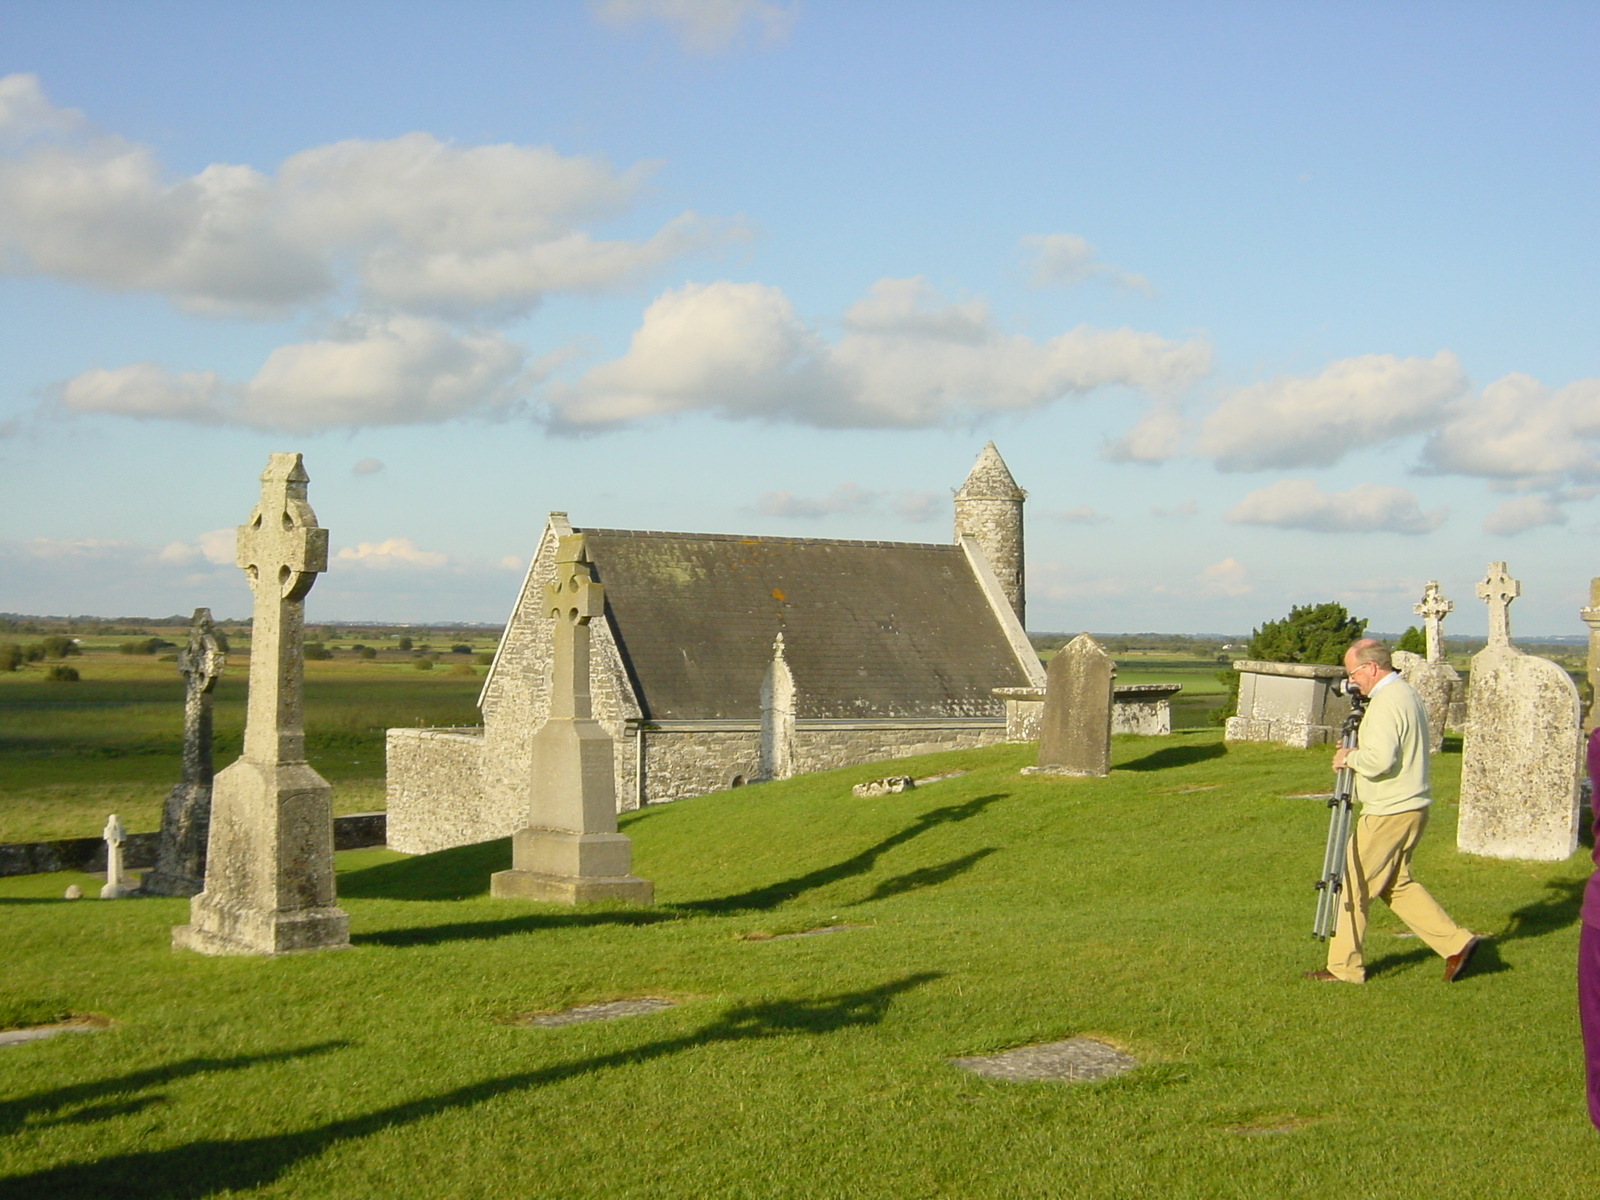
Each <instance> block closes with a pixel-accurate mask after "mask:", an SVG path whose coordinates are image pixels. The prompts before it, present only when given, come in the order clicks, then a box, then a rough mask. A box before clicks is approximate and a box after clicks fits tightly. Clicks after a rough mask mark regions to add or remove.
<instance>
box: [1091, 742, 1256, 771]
mask: <svg viewBox="0 0 1600 1200" xmlns="http://www.w3.org/2000/svg"><path fill="white" fill-rule="evenodd" d="M1227 753H1228V748H1227V747H1226V746H1224V745H1223V744H1222V743H1221V742H1214V743H1212V744H1210V745H1205V746H1166V747H1163V748H1162V749H1160V750H1152V751H1151V752H1150V753H1149V754H1146V755H1145V756H1144V757H1143V758H1135V759H1133V760H1132V761H1130V762H1125V763H1118V764H1117V765H1116V766H1114V767H1112V768H1111V769H1112V770H1113V771H1165V770H1166V769H1167V768H1168V767H1188V766H1192V765H1194V764H1195V763H1198V762H1205V761H1206V760H1207V759H1212V758H1222V757H1223V756H1224V755H1226V754H1227Z"/></svg>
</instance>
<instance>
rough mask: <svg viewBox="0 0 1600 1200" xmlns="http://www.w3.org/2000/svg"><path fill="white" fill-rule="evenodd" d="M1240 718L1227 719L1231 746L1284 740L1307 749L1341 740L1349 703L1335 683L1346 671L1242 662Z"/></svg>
mask: <svg viewBox="0 0 1600 1200" xmlns="http://www.w3.org/2000/svg"><path fill="white" fill-rule="evenodd" d="M1233 669H1234V670H1235V671H1237V672H1239V708H1238V715H1237V716H1232V717H1229V718H1228V723H1227V725H1226V726H1225V727H1224V732H1223V739H1224V740H1225V741H1229V742H1280V743H1282V744H1283V745H1285V746H1295V747H1298V748H1300V749H1302V750H1303V749H1305V748H1306V747H1308V746H1321V745H1325V744H1327V743H1329V742H1337V741H1338V740H1339V726H1340V725H1341V724H1343V722H1344V718H1345V714H1346V713H1348V712H1349V711H1350V701H1349V700H1347V699H1345V698H1344V697H1342V696H1339V695H1337V694H1336V693H1335V692H1334V690H1333V685H1334V684H1335V683H1337V682H1338V681H1339V680H1341V679H1343V678H1344V668H1343V667H1333V666H1323V665H1322V664H1320V663H1278V662H1260V661H1257V660H1255V659H1240V660H1239V661H1238V662H1236V663H1234V664H1233Z"/></svg>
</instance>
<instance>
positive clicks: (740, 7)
mask: <svg viewBox="0 0 1600 1200" xmlns="http://www.w3.org/2000/svg"><path fill="white" fill-rule="evenodd" d="M590 10H591V11H592V12H593V13H594V15H595V16H596V17H597V18H598V19H599V20H601V21H603V22H604V23H605V24H607V25H610V26H612V27H614V28H623V27H626V26H629V25H637V24H639V23H640V22H643V21H660V22H662V23H663V24H665V25H666V26H667V27H668V28H670V29H671V30H672V32H673V34H674V36H676V37H677V39H678V41H679V43H680V44H681V45H682V46H683V48H684V49H685V50H689V51H691V52H693V53H696V54H714V53H716V52H717V51H719V50H726V49H727V48H728V47H729V46H730V45H732V44H733V42H734V40H735V39H736V38H737V37H738V36H739V35H740V34H741V33H742V32H743V31H744V30H745V28H746V27H747V26H748V27H751V28H753V29H754V30H755V31H756V34H757V36H758V37H759V38H760V40H761V41H762V42H764V43H772V42H776V41H781V40H782V39H783V38H785V37H787V36H788V34H789V29H790V27H791V26H792V25H793V24H794V19H795V16H796V9H795V6H793V5H789V4H775V3H773V2H772V0H594V3H592V4H591V5H590Z"/></svg>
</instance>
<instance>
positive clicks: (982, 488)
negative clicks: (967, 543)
mask: <svg viewBox="0 0 1600 1200" xmlns="http://www.w3.org/2000/svg"><path fill="white" fill-rule="evenodd" d="M1027 498H1028V493H1027V492H1025V491H1023V490H1022V489H1021V488H1019V487H1018V486H1017V481H1016V480H1015V479H1013V478H1011V472H1010V471H1009V470H1007V469H1006V464H1005V460H1004V459H1002V458H1001V457H1000V451H998V450H996V449H995V448H994V443H993V442H989V443H988V444H987V445H985V446H984V448H983V452H982V453H981V454H979V455H978V461H977V462H975V463H973V464H972V470H971V471H970V472H969V473H968V474H967V481H966V482H965V483H963V484H962V485H961V489H960V490H959V491H957V492H956V541H957V542H958V543H959V542H960V541H961V539H962V537H963V536H967V537H971V538H974V539H975V540H976V541H977V543H978V546H979V547H980V548H981V549H982V550H983V553H984V557H986V558H987V559H988V560H989V566H990V567H991V568H992V569H993V570H994V573H995V576H996V578H998V579H999V580H1000V587H1001V588H1002V590H1004V592H1005V594H1006V599H1007V600H1009V601H1010V602H1011V608H1012V611H1014V612H1015V613H1016V614H1017V620H1018V621H1022V620H1023V610H1024V608H1025V606H1026V594H1027V593H1026V588H1025V586H1024V581H1023V574H1022V502H1023V501H1024V500H1026V499H1027Z"/></svg>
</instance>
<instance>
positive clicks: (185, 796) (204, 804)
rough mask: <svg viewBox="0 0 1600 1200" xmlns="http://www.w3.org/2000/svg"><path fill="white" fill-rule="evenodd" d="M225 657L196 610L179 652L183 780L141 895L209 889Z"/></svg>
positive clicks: (168, 807)
mask: <svg viewBox="0 0 1600 1200" xmlns="http://www.w3.org/2000/svg"><path fill="white" fill-rule="evenodd" d="M227 658H228V656H227V654H226V653H225V652H224V651H223V649H222V642H221V639H219V638H218V637H217V631H216V627H215V626H214V625H213V624H212V623H211V610H210V609H209V608H197V609H195V610H194V616H193V617H192V618H191V619H190V621H189V643H188V645H186V646H185V647H184V648H183V649H182V650H181V651H179V652H178V673H179V674H180V675H182V676H183V681H184V695H183V779H182V780H181V781H180V782H179V783H177V784H175V785H174V786H173V789H172V790H171V791H170V792H168V793H167V802H166V804H165V805H164V806H163V807H162V810H161V839H160V841H159V842H158V843H157V844H156V865H155V870H153V871H147V872H146V873H145V876H144V882H143V884H142V885H141V887H140V888H139V890H140V891H141V892H143V893H145V894H146V895H148V896H193V895H195V894H196V893H197V892H199V891H200V890H201V889H202V888H203V887H205V874H206V839H207V837H208V836H209V834H210V830H211V786H212V779H213V775H214V772H213V771H212V768H211V693H212V689H213V688H214V687H215V686H216V683H217V677H218V676H220V675H221V674H222V667H223V664H224V663H226V662H227Z"/></svg>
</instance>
